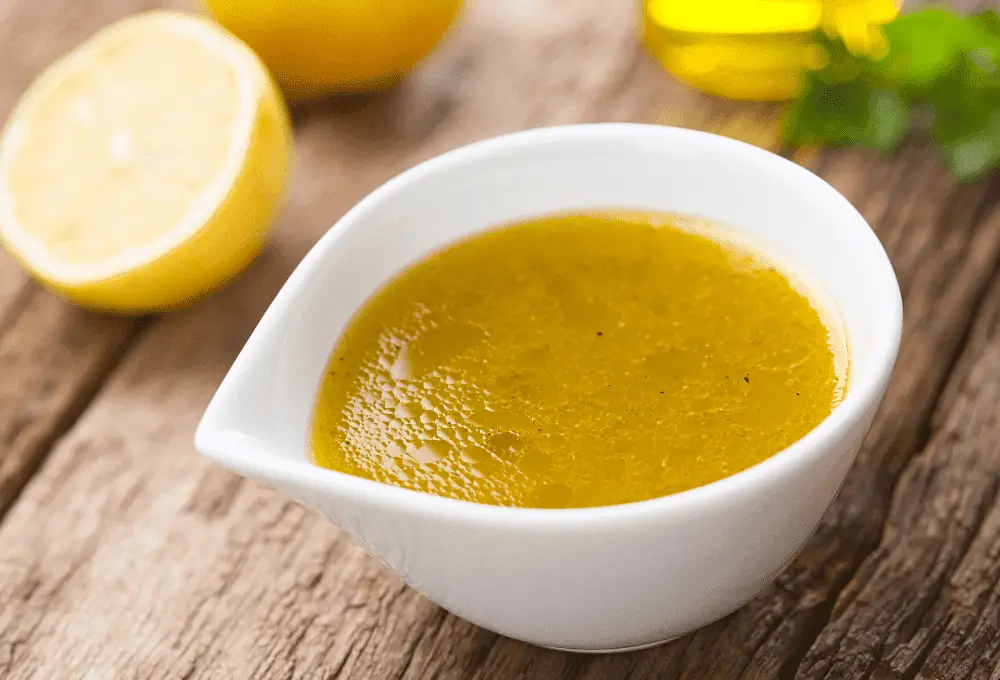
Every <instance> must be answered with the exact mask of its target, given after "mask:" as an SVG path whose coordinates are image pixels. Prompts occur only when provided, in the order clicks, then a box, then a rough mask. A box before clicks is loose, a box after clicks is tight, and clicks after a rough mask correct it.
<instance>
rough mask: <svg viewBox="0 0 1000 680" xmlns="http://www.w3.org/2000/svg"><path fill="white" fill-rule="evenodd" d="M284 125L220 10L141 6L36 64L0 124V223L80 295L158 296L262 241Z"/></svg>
mask: <svg viewBox="0 0 1000 680" xmlns="http://www.w3.org/2000/svg"><path fill="white" fill-rule="evenodd" d="M290 145H291V134H290V127H289V122H288V114H287V111H286V109H285V107H284V103H283V102H282V100H281V97H280V95H279V94H278V92H277V89H276V87H275V85H274V84H273V83H272V81H271V79H270V76H269V75H268V73H267V70H266V69H265V67H264V66H263V64H262V63H261V62H260V60H259V59H258V58H257V57H256V56H255V55H254V53H253V52H252V51H251V50H250V49H248V48H247V47H246V46H245V45H243V44H242V43H240V42H239V41H238V40H236V39H235V38H233V37H232V36H231V35H229V34H227V33H226V32H225V31H223V30H222V29H220V28H218V27H217V26H215V25H213V24H211V23H209V22H207V21H204V20H201V19H198V18H195V17H192V16H188V15H184V14H179V13H172V12H152V13H148V14H142V15H138V16H136V17H133V18H130V19H126V20H124V21H121V22H119V23H117V24H114V25H112V26H110V27H109V28H106V29H104V30H103V31H101V32H100V33H98V34H97V35H95V36H94V37H93V38H91V39H90V40H89V41H87V42H86V43H84V44H83V45H81V46H80V47H79V48H77V49H76V50H75V51H73V52H72V53H70V54H69V55H67V56H66V57H64V58H63V59H61V60H60V61H59V62H57V63H55V64H54V65H52V66H51V67H49V69H48V70H47V71H46V72H45V73H43V74H42V76H41V77H40V78H39V79H38V80H37V81H36V82H35V84H34V85H32V87H31V88H30V89H29V90H28V92H27V93H26V94H25V95H24V97H23V98H22V100H21V101H20V102H19V103H18V105H17V107H16V108H15V110H14V113H13V114H12V115H11V117H10V119H9V121H8V123H7V126H6V129H5V130H4V132H3V136H2V137H0V237H2V238H3V240H4V242H5V244H6V245H7V247H8V249H9V250H10V251H11V252H12V253H13V254H14V255H15V256H16V257H17V258H18V259H20V260H21V262H22V263H23V264H24V265H25V267H26V268H27V269H28V270H29V271H31V272H32V273H33V274H34V275H35V276H36V277H37V278H39V279H40V280H41V281H42V282H44V283H45V284H47V285H48V286H50V287H52V288H54V289H56V290H58V291H60V292H62V293H63V294H65V295H67V296H68V297H70V298H72V299H74V300H76V301H78V302H80V303H81V304H84V305H87V306H92V307H99V308H106V309H114V310H124V311H146V310H155V309H162V308H169V307H172V306H176V305H178V304H181V303H183V302H186V301H188V300H190V299H192V298H194V297H196V296H198V295H200V294H202V293H204V292H206V291H208V290H211V289H212V288H214V287H216V286H217V285H219V284H220V283H222V282H223V281H225V280H227V279H229V278H231V277H232V276H234V275H235V274H236V273H237V272H239V271H240V270H241V269H242V268H243V267H245V266H246V264H247V263H248V262H249V261H250V260H251V259H253V257H254V256H255V255H256V254H257V252H258V251H259V250H260V248H261V246H262V245H263V243H264V240H265V238H266V235H267V231H268V229H269V226H270V224H271V222H272V220H273V217H274V215H275V212H276V210H277V206H278V203H279V200H280V197H281V195H282V193H283V190H284V186H285V182H286V176H287V169H288V156H289V149H290Z"/></svg>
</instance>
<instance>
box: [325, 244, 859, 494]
mask: <svg viewBox="0 0 1000 680" xmlns="http://www.w3.org/2000/svg"><path fill="white" fill-rule="evenodd" d="M606 226H607V225H605V226H603V227H600V225H598V224H575V225H572V229H571V231H572V232H573V233H572V234H566V233H563V231H564V230H562V231H561V228H557V227H558V225H555V226H553V228H552V233H550V234H549V236H550V237H551V238H553V239H555V240H556V241H558V242H559V244H560V246H559V248H558V249H556V248H534V249H527V248H521V247H520V246H519V247H518V248H514V247H513V246H514V245H518V243H517V242H518V239H519V238H520V239H522V241H521V244H522V245H523V243H525V242H532V239H531V238H527V236H526V235H525V234H520V235H518V234H502V233H499V232H492V233H490V234H487V235H486V237H484V239H485V241H487V243H477V242H476V240H475V239H473V240H472V241H466V242H463V243H461V244H459V245H457V246H455V247H454V248H453V249H458V250H463V249H465V250H466V251H467V252H465V253H464V255H463V258H464V260H463V261H461V262H457V263H454V262H453V263H448V262H445V261H444V260H443V259H440V258H441V255H442V254H439V255H438V256H437V257H436V258H435V257H432V258H431V259H430V260H428V261H426V262H425V263H423V264H422V265H418V266H417V267H416V268H415V269H411V270H410V271H408V272H407V273H405V274H404V275H403V276H402V278H401V279H398V280H397V282H395V283H393V284H390V285H389V286H388V287H387V288H386V289H384V290H383V291H382V293H381V294H379V295H376V296H375V297H374V298H373V299H372V301H371V302H370V303H369V306H368V307H366V308H364V309H363V310H362V312H361V313H360V314H359V316H358V317H357V318H356V319H355V321H353V322H352V324H351V326H350V327H349V329H348V332H347V333H346V334H345V336H344V338H342V339H341V341H340V343H338V347H337V349H336V352H335V353H334V355H333V357H332V358H331V361H330V364H329V368H328V374H327V377H326V379H325V380H324V384H323V387H322V390H321V394H320V399H319V402H318V404H317V412H316V422H315V427H314V432H313V436H314V451H315V455H316V460H317V462H318V463H320V464H321V465H325V466H328V467H333V468H335V469H343V470H345V471H349V472H351V473H352V474H358V475H361V476H364V477H368V478H371V479H375V480H377V481H382V482H386V483H390V484H397V485H400V486H405V487H408V488H411V489H416V490H422V491H429V492H431V493H438V494H441V495H446V496H451V497H454V498H459V499H464V500H471V501H477V502H486V503H494V504H499V505H531V504H533V503H534V502H535V500H533V499H535V498H536V497H537V496H538V494H543V492H542V490H543V489H550V487H551V489H550V490H551V491H552V493H550V494H549V495H548V496H547V497H548V498H550V499H556V500H558V499H561V498H562V499H564V500H565V499H566V498H568V499H569V500H566V502H567V503H571V504H573V505H603V504H611V503H620V502H629V501H632V500H641V499H642V498H648V497H651V496H656V495H665V494H669V493H673V492H675V491H679V490H683V489H685V488H690V487H691V486H698V485H700V484H704V483H707V482H708V481H713V480H714V479H718V478H721V477H723V476H726V475H729V474H732V473H734V472H737V471H739V470H740V469H743V468H745V467H747V466H749V465H751V464H753V463H755V462H758V461H759V460H762V459H763V458H766V457H767V456H769V455H771V454H773V453H774V452H776V451H777V450H779V449H780V448H783V447H784V446H785V445H787V443H791V442H792V441H794V440H795V439H797V438H799V437H800V436H801V435H802V434H804V433H805V432H806V431H808V430H809V429H811V428H812V427H813V426H814V425H815V424H816V423H817V422H818V421H819V420H821V419H822V418H823V417H825V415H826V414H827V413H829V410H830V408H831V407H832V405H833V404H835V403H836V402H837V400H839V398H840V396H841V393H842V389H843V388H842V384H843V380H844V376H843V375H838V374H836V372H835V370H831V366H832V365H833V363H832V362H833V359H832V358H831V357H832V356H833V354H834V352H833V350H831V349H830V348H829V347H825V349H826V352H825V354H824V345H823V344H822V343H823V342H824V338H827V336H828V335H829V331H828V329H826V328H825V327H824V326H823V325H822V323H821V321H820V320H819V318H818V315H817V313H816V312H815V310H814V309H813V308H812V307H811V306H810V304H809V302H808V300H806V299H805V298H803V297H802V296H801V294H800V293H798V292H797V291H795V290H794V289H792V287H791V286H789V285H788V283H787V281H786V280H784V279H783V278H782V275H781V274H780V272H778V271H777V270H774V269H773V268H770V269H769V268H766V267H760V266H750V265H747V266H745V267H742V266H741V268H739V269H734V268H733V267H732V266H731V265H730V264H729V263H728V262H727V260H726V258H727V257H728V255H727V253H726V251H725V249H724V248H723V247H722V246H720V245H719V244H717V243H713V242H707V239H705V240H703V241H704V242H698V243H696V244H695V245H696V246H697V248H701V249H702V250H703V251H704V252H702V255H703V256H704V261H701V260H699V259H698V258H697V257H695V256H693V255H691V254H690V253H688V255H684V256H680V257H678V258H677V259H671V258H668V257H666V253H668V252H669V253H674V252H677V251H678V249H679V245H678V243H679V242H678V239H681V240H684V239H685V238H692V236H691V235H683V234H682V235H678V234H676V233H671V232H672V231H674V230H669V229H665V230H663V232H662V233H657V234H653V233H650V230H649V229H646V228H643V226H642V225H625V228H627V229H631V228H632V227H633V226H634V227H635V228H636V229H638V230H639V231H641V232H642V233H641V234H640V235H639V236H638V243H632V245H629V243H630V238H619V237H616V238H613V239H611V238H607V233H606V232H605V233H601V232H600V230H599V229H598V227H600V229H606ZM614 228H615V229H621V228H622V227H621V226H620V225H615V226H614ZM652 229H653V230H655V229H656V228H652ZM518 230H519V228H514V229H511V230H500V231H501V232H503V231H512V232H517V231H518ZM581 230H582V231H584V232H586V233H587V234H588V238H587V239H584V240H581V239H580V234H579V233H578V232H580V231H581ZM494 237H496V238H497V239H499V243H497V242H494V241H491V239H494ZM508 241H509V242H508ZM491 243H492V245H491ZM487 246H488V247H487ZM497 248H499V250H500V251H502V252H503V253H506V255H507V256H506V257H501V256H499V255H498V254H497V252H496V250H497ZM697 248H696V249H697ZM449 252H451V251H447V250H446V251H444V254H448V253H449ZM658 252H659V259H657V253H658ZM566 254H569V255H570V256H572V257H570V258H569V259H568V260H564V259H563V258H562V255H566ZM574 258H576V259H574ZM651 258H652V259H651ZM699 262H700V264H699ZM700 266H704V267H707V269H708V271H696V272H693V273H692V267H694V268H695V269H697V268H698V267H700ZM623 267H624V268H626V270H627V271H637V272H646V274H645V276H647V277H648V281H646V283H645V285H637V284H636V282H635V281H632V280H630V279H628V278H627V277H626V279H625V280H624V281H623V280H622V279H621V277H620V276H619V275H618V274H619V272H620V271H622V268H623ZM629 267H631V269H628V268H629ZM574 268H577V269H579V271H584V270H585V271H586V277H584V278H583V279H581V280H580V281H577V282H576V283H575V284H574V286H575V287H574V288H573V289H572V290H571V291H570V292H567V289H568V288H569V287H568V285H567V284H566V283H565V281H566V280H569V279H570V278H572V277H573V276H575V275H577V274H579V271H577V270H576V269H574ZM539 272H552V273H554V274H557V275H559V276H562V277H563V280H562V281H556V282H555V283H554V284H553V283H551V282H547V281H546V278H545V276H539ZM512 277H513V278H514V279H517V280H518V281H519V283H518V284H517V286H513V285H512V284H511V278H512ZM671 277H675V278H677V279H678V280H682V279H684V278H685V277H686V278H687V279H690V280H693V279H698V280H705V281H708V280H719V279H722V280H724V281H728V282H729V283H728V284H727V285H728V289H729V290H731V291H733V293H732V295H731V296H729V299H728V300H723V301H721V302H725V303H726V304H724V305H722V306H721V307H720V304H721V302H720V300H719V299H718V297H717V296H716V297H713V296H711V295H705V294H703V291H699V290H697V289H695V290H693V291H691V294H690V295H688V296H683V295H676V294H674V292H673V291H672V290H670V286H669V282H670V280H672V278H671ZM400 283H402V284H405V285H400ZM581 286H582V289H581ZM560 287H561V288H560ZM664 289H666V292H664ZM553 291H555V292H553ZM762 299H763V300H767V301H768V305H767V306H762V303H761V302H760V301H761V300H762ZM592 303H593V304H592ZM588 305H591V306H590V307H588ZM747 306H749V307H753V308H755V309H756V313H757V316H756V317H754V318H752V319H751V318H749V317H746V315H745V313H744V312H745V308H746V307H747ZM604 308H606V309H610V310H612V313H605V312H604V311H600V310H603V309H604ZM741 308H742V309H744V311H741ZM783 309H784V310H785V312H784V313H783V312H782V310H783ZM788 309H792V310H797V311H795V314H793V315H792V316H791V318H789V317H788V314H787V310H788ZM574 310H575V311H576V312H579V313H578V314H574ZM594 310H599V311H596V312H595V311H594ZM741 315H742V316H741ZM570 317H572V318H570ZM588 319H589V320H590V321H592V322H594V323H591V324H586V323H582V321H585V320H588ZM779 322H780V323H779ZM781 324H786V325H787V324H790V326H789V327H786V326H782V325H781ZM699 328H700V329H701V330H700V331H699V332H695V331H698V329H699ZM733 329H736V330H735V332H736V333H738V338H739V343H738V346H737V347H736V351H733V347H732V346H726V344H725V343H722V342H720V341H719V337H720V336H721V335H725V334H726V333H729V334H730V335H732V334H733V333H734V331H733ZM796 329H797V330H796ZM762 347H765V348H767V347H770V348H774V349H773V351H769V352H761V348H762ZM415 357H416V359H415ZM824 366H825V367H826V368H825V369H824ZM838 390H840V392H838ZM762 399H763V400H767V401H768V402H769V403H770V404H771V405H772V406H774V408H773V409H772V410H770V411H762V410H759V409H760V404H761V400H762ZM389 451H391V452H392V453H391V455H388V458H387V457H386V455H387V452H389ZM559 485H563V486H565V487H566V488H568V489H569V491H570V494H569V495H568V496H566V495H565V494H564V493H563V489H562V487H560V486H559ZM543 495H544V494H543ZM539 502H541V501H539ZM550 502H554V501H550Z"/></svg>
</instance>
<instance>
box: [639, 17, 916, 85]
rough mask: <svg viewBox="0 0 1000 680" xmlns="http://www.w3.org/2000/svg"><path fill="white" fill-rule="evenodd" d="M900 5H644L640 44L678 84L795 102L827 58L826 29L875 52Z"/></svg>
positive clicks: (857, 47) (850, 44)
mask: <svg viewBox="0 0 1000 680" xmlns="http://www.w3.org/2000/svg"><path fill="white" fill-rule="evenodd" d="M899 4H900V3H899V2H898V0H643V3H642V8H643V26H642V32H643V36H642V37H643V42H644V43H645V45H646V47H647V48H649V50H650V51H651V52H652V53H653V55H654V56H655V57H656V58H657V59H658V60H659V61H660V62H662V63H663V66H664V67H665V68H666V69H667V70H668V71H669V72H670V73H672V74H673V75H674V76H676V77H677V78H679V79H680V80H682V81H684V82H686V83H688V84H690V85H692V86H693V87H696V88H698V89H699V90H703V91H705V92H708V93H710V94H715V95H719V96H723V97H730V98H733V99H748V100H757V101H780V100H784V99H790V98H792V97H794V96H795V95H796V94H797V92H798V88H799V83H800V81H801V79H802V74H803V72H804V71H805V70H806V69H814V68H818V67H820V66H821V65H822V64H823V60H824V59H825V55H824V53H823V52H822V50H820V49H819V47H818V46H816V45H815V44H813V35H814V34H815V32H816V31H817V30H824V31H826V32H827V33H829V34H831V35H837V36H840V37H841V38H842V39H843V40H844V41H845V43H846V44H847V46H848V48H849V49H851V50H853V51H857V52H867V53H876V54H877V53H878V52H879V50H880V49H882V47H883V46H884V45H883V38H882V35H881V32H880V26H881V25H882V24H885V23H888V22H889V21H892V20H893V19H894V18H895V17H896V15H897V14H898V12H899Z"/></svg>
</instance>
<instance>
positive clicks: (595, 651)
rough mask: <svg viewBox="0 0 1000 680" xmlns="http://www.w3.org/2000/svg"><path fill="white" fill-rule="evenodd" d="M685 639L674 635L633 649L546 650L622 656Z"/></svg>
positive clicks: (564, 648) (568, 648) (554, 648)
mask: <svg viewBox="0 0 1000 680" xmlns="http://www.w3.org/2000/svg"><path fill="white" fill-rule="evenodd" d="M682 637H684V636H683V635H674V636H672V637H668V638H665V639H663V640H657V641H656V642H646V643H644V644H641V645H633V646H631V647H608V648H603V649H577V648H573V647H548V646H546V647H545V649H551V650H552V651H554V652H571V653H573V654H622V653H624V652H638V651H639V650H640V649H649V648H650V647H657V646H659V645H665V644H667V643H668V642H673V641H674V640H677V639H679V638H682Z"/></svg>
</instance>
